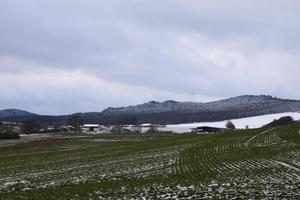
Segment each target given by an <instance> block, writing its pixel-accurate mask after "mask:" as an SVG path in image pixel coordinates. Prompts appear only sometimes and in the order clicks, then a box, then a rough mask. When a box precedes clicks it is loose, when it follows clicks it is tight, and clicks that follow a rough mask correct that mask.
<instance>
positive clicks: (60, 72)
mask: <svg viewBox="0 0 300 200" xmlns="http://www.w3.org/2000/svg"><path fill="white" fill-rule="evenodd" d="M299 35H300V2H299V1H298V0H243V1H240V0H226V1H219V0H164V1H162V0H151V1H150V0H107V1H106V0H51V1H40V0H26V1H20V0H1V1H0V92H1V93H0V109H6V108H18V109H23V110H28V111H31V112H35V113H39V114H69V113H74V112H91V111H101V110H103V109H105V108H107V107H116V106H127V105H135V104H140V103H143V102H147V101H150V100H156V101H164V100H169V99H172V100H177V101H195V102H208V101H214V100H218V99H223V98H228V97H234V96H239V95H243V94H253V95H259V94H267V95H272V96H277V97H280V98H291V99H300V92H299V91H300V55H299V54H300V37H299Z"/></svg>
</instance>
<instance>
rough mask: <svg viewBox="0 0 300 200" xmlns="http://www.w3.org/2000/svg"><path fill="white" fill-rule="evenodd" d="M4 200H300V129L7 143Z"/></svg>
mask: <svg viewBox="0 0 300 200" xmlns="http://www.w3.org/2000/svg"><path fill="white" fill-rule="evenodd" d="M0 152H1V154H0V199H118V198H120V199H224V198H228V199H251V198H252V199H262V198H265V199H284V198H286V199H298V198H300V125H299V124H294V125H289V126H285V127H278V128H273V129H253V130H241V131H235V132H228V133H220V134H213V135H196V134H173V135H171V134H158V135H155V134H152V135H151V134H150V135H149V134H147V135H146V134H125V135H124V134H123V135H121V134H111V135H84V134H67V133H65V134H63V133H62V134H54V135H51V137H41V138H39V139H37V138H35V139H33V140H26V141H25V142H20V141H18V142H17V143H15V144H14V143H13V142H10V143H8V144H7V143H4V144H1V143H0Z"/></svg>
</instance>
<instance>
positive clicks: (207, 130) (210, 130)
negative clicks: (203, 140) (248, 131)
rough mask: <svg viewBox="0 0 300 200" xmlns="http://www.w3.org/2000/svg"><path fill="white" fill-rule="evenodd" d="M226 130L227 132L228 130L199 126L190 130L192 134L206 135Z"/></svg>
mask: <svg viewBox="0 0 300 200" xmlns="http://www.w3.org/2000/svg"><path fill="white" fill-rule="evenodd" d="M226 130H228V129H225V128H216V127H210V126H200V127H196V128H192V133H198V134H208V133H217V132H223V131H226Z"/></svg>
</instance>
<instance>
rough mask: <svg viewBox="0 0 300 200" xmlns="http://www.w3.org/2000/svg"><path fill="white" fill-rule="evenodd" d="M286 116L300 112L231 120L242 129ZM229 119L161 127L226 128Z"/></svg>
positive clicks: (181, 129) (182, 129)
mask: <svg viewBox="0 0 300 200" xmlns="http://www.w3.org/2000/svg"><path fill="white" fill-rule="evenodd" d="M284 116H291V117H292V118H293V119H294V120H299V119H300V113H299V112H285V113H277V114H268V115H260V116H255V117H246V118H241V119H232V120H231V121H232V122H233V124H234V125H235V126H236V128H239V129H242V128H245V127H246V126H248V127H249V128H260V127H262V126H263V125H266V124H268V123H270V122H272V121H273V120H274V119H279V118H281V117H284ZM227 121H228V120H224V121H218V122H199V123H190V124H174V125H166V127H164V128H159V130H161V131H173V132H176V133H184V132H190V131H191V129H192V128H196V127H199V126H212V127H218V128H225V124H226V122H227Z"/></svg>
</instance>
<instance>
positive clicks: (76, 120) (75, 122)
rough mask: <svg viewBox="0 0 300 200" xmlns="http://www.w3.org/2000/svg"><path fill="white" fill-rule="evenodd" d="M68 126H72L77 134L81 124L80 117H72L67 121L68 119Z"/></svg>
mask: <svg viewBox="0 0 300 200" xmlns="http://www.w3.org/2000/svg"><path fill="white" fill-rule="evenodd" d="M67 123H68V125H70V126H73V127H74V129H75V131H76V132H78V131H79V128H80V125H82V124H83V121H82V119H81V117H80V116H79V115H72V116H71V117H70V118H69V119H68V122H67Z"/></svg>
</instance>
